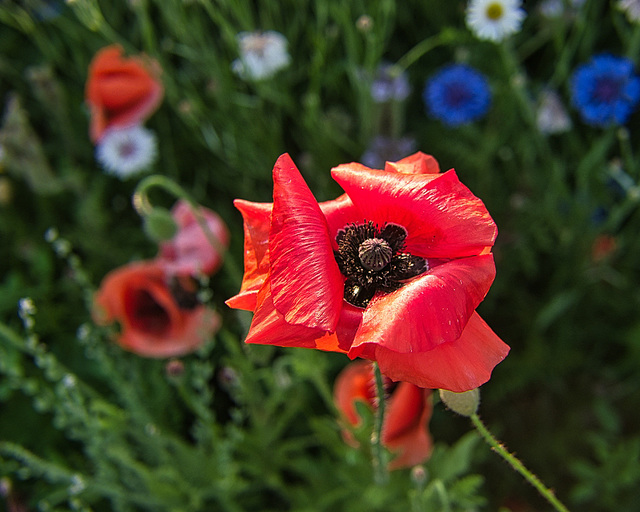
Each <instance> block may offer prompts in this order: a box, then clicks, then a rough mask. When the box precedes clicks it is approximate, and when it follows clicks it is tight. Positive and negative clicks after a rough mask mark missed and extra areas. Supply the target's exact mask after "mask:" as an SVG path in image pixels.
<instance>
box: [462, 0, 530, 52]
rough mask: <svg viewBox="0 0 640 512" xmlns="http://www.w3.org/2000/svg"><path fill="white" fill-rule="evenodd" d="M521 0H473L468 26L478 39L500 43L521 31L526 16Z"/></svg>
mask: <svg viewBox="0 0 640 512" xmlns="http://www.w3.org/2000/svg"><path fill="white" fill-rule="evenodd" d="M521 5H522V2H521V0H471V1H470V2H469V4H468V6H467V20H466V21H467V26H468V27H469V29H470V30H471V31H472V32H473V33H474V35H475V36H476V37H477V38H478V39H488V40H490V41H494V42H498V41H502V40H503V39H505V38H506V37H507V36H510V35H512V34H515V33H516V32H519V31H520V27H521V25H522V21H523V20H524V18H525V16H526V14H525V12H524V10H523V9H522V7H521Z"/></svg>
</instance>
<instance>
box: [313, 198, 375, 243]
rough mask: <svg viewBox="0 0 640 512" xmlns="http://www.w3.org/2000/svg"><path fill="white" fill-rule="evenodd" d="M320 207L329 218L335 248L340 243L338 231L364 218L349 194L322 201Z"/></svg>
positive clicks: (326, 217)
mask: <svg viewBox="0 0 640 512" xmlns="http://www.w3.org/2000/svg"><path fill="white" fill-rule="evenodd" d="M320 209H321V210H322V213H323V214H324V217H325V219H326V220H327V226H329V233H330V238H331V244H332V246H333V248H334V249H335V250H337V249H338V243H337V242H336V235H337V234H338V231H340V230H341V229H343V228H344V227H345V226H346V225H347V224H352V223H354V222H355V223H358V222H362V220H363V219H364V217H363V216H362V213H361V212H360V210H358V208H356V207H355V206H354V204H353V203H352V202H351V199H349V196H348V195H347V194H342V195H341V196H340V197H338V198H337V199H333V200H332V201H324V202H322V203H320Z"/></svg>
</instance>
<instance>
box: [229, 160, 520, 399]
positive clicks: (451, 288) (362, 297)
mask: <svg viewBox="0 0 640 512" xmlns="http://www.w3.org/2000/svg"><path fill="white" fill-rule="evenodd" d="M332 176H333V178H334V179H335V180H336V181H337V182H338V183H339V184H340V185H341V186H342V188H343V189H344V190H345V192H346V193H345V194H343V195H342V196H340V197H338V198H337V199H335V200H332V201H327V202H323V203H320V204H318V203H317V201H316V200H315V198H314V197H313V195H312V193H311V191H310V190H309V188H308V187H307V185H306V183H305V182H304V179H303V178H302V176H301V175H300V172H299V171H298V169H297V168H296V166H295V164H294V163H293V162H292V160H291V158H290V157H289V156H288V155H286V154H285V155H282V156H281V157H280V158H279V159H278V161H277V162H276V165H275V167H274V169H273V179H274V192H273V198H274V202H273V203H272V204H271V203H252V202H249V201H243V200H236V201H235V205H236V207H237V208H238V209H239V210H240V211H241V213H242V215H243V217H244V230H245V275H244V279H243V283H242V286H241V289H240V292H239V293H238V295H236V296H234V297H232V298H231V299H229V300H228V301H227V304H228V305H229V306H230V307H234V308H239V309H246V310H249V311H253V313H254V317H253V321H252V323H251V327H250V329H249V333H248V335H247V339H246V342H247V343H261V344H270V345H278V346H290V347H306V348H318V349H321V350H330V351H337V352H343V353H346V354H348V356H349V357H350V358H352V359H353V358H356V357H362V358H365V359H369V360H375V361H377V362H378V364H379V366H380V370H381V371H382V373H383V374H385V375H386V376H388V377H389V378H391V379H393V380H395V381H406V382H411V383H413V384H415V385H417V386H420V387H423V388H442V389H448V390H450V391H455V392H462V391H468V390H470V389H474V388H476V387H478V386H480V385H481V384H483V383H485V382H486V381H487V380H489V378H490V376H491V371H492V370H493V368H494V366H495V365H496V364H498V363H499V362H500V361H502V359H504V357H505V356H506V355H507V353H508V351H509V347H508V346H507V345H505V344H504V343H503V342H502V340H500V338H499V337H498V336H497V335H496V334H495V333H494V332H493V331H492V330H491V329H490V328H489V326H487V324H486V323H485V322H484V321H483V320H482V319H481V318H480V316H479V315H478V314H477V313H476V312H475V309H476V308H477V306H478V305H479V304H480V302H481V301H482V300H483V299H484V297H485V295H486V294H487V292H488V291H489V288H490V286H491V283H492V282H493V279H494V276H495V266H494V262H493V256H492V255H491V247H492V246H493V243H494V240H495V237H496V235H497V229H496V226H495V223H494V222H493V220H492V219H491V217H490V215H489V213H488V212H487V210H486V208H485V206H484V204H483V203H482V201H480V199H478V198H477V197H475V196H474V195H473V194H472V193H471V192H470V191H469V189H467V188H466V187H465V186H464V185H463V184H462V183H461V182H460V181H459V180H458V177H457V176H456V173H455V171H453V170H450V171H448V172H446V173H442V174H440V173H439V167H438V163H437V162H436V161H435V159H434V158H432V157H431V156H429V155H425V154H423V153H416V154H415V155H412V156H410V157H407V158H405V159H403V160H400V161H399V162H396V163H389V162H388V163H387V164H386V166H385V169H384V170H373V169H369V168H367V167H365V166H363V165H362V164H357V163H351V164H344V165H340V166H338V167H336V168H334V169H333V170H332Z"/></svg>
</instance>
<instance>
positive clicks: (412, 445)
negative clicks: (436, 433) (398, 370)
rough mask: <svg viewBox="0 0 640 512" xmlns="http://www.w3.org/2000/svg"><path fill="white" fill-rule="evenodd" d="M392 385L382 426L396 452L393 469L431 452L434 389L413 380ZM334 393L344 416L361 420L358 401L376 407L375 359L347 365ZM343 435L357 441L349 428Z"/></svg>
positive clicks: (412, 463)
mask: <svg viewBox="0 0 640 512" xmlns="http://www.w3.org/2000/svg"><path fill="white" fill-rule="evenodd" d="M390 389H391V390H390V393H389V395H388V397H387V399H386V413H385V416H384V423H383V426H382V444H383V446H385V447H386V448H387V449H388V450H389V451H391V452H394V453H395V457H394V458H393V460H392V461H391V462H390V463H389V469H400V468H406V467H411V466H415V465H416V464H420V463H421V462H424V461H425V460H426V459H427V458H428V457H429V455H430V454H431V448H432V441H431V436H430V435H429V430H428V427H427V425H428V423H429V420H430V418H431V413H432V411H433V405H432V402H431V391H427V390H425V389H422V388H419V387H418V386H415V385H414V384H410V383H409V382H399V383H398V384H397V385H395V387H393V388H390ZM333 396H334V401H335V403H336V407H337V408H338V410H339V411H340V412H341V413H342V415H343V416H344V419H345V420H346V421H347V422H348V423H349V424H351V425H353V426H358V425H359V424H360V421H361V420H360V416H359V415H358V412H357V409H356V407H355V403H356V401H358V400H360V401H362V402H364V403H366V404H367V405H368V406H370V407H371V408H372V409H373V408H375V399H376V394H375V380H374V375H373V370H372V367H371V363H369V362H367V361H355V362H353V363H351V364H349V365H347V366H346V367H345V368H344V370H342V372H341V373H340V374H339V375H338V377H337V378H336V381H335V384H334V388H333ZM343 436H344V438H345V441H347V442H348V443H350V444H354V443H355V441H354V439H353V436H352V435H351V432H350V431H349V430H344V431H343Z"/></svg>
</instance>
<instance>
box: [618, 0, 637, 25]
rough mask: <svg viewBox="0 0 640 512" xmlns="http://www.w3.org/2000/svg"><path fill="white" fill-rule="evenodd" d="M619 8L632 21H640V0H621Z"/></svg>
mask: <svg viewBox="0 0 640 512" xmlns="http://www.w3.org/2000/svg"><path fill="white" fill-rule="evenodd" d="M618 8H619V9H620V10H622V11H623V12H624V13H625V14H626V15H627V19H628V20H629V21H630V22H631V23H640V0H619V2H618Z"/></svg>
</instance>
